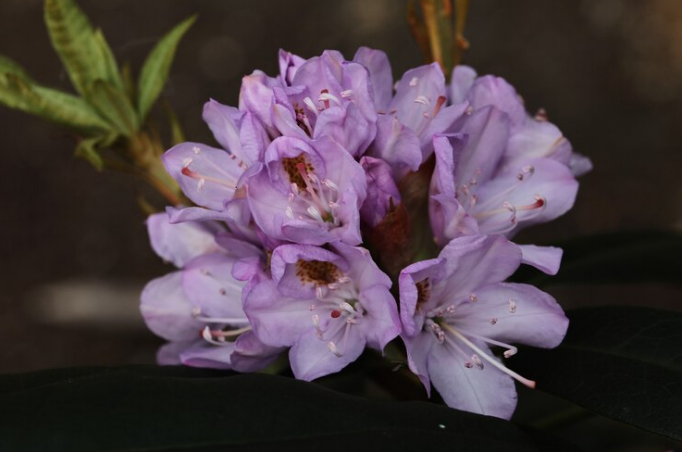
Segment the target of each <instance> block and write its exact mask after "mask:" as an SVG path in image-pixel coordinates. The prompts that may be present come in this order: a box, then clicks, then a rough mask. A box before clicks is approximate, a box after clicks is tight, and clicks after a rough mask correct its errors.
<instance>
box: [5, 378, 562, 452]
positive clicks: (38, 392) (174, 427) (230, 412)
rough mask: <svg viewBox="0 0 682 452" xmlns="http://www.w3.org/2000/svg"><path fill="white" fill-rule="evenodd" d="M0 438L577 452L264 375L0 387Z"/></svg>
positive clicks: (32, 442) (215, 447)
mask: <svg viewBox="0 0 682 452" xmlns="http://www.w3.org/2000/svg"><path fill="white" fill-rule="evenodd" d="M0 438H2V439H1V440H0V441H1V442H2V444H3V447H4V448H5V449H7V450H11V451H13V452H21V451H38V450H40V451H44V450H50V451H52V450H54V451H69V452H79V451H98V452H105V451H136V452H142V451H181V450H182V451H189V450H192V451H195V450H202V451H225V450H253V451H270V450H272V451H283V450H297V451H300V450H323V451H325V452H327V451H329V452H331V451H337V450H339V451H349V450H405V451H410V450H412V451H420V452H421V451H426V450H484V451H487V452H494V451H505V452H510V451H511V452H513V451H569V450H575V449H574V448H573V447H571V446H567V445H565V444H561V443H559V442H557V441H556V440H554V439H552V438H549V437H548V436H546V435H545V434H542V433H540V432H538V431H534V430H531V429H527V428H520V427H518V426H516V425H515V424H512V423H510V422H507V421H503V420H500V419H496V418H492V417H486V416H480V415H476V414H471V413H465V412H461V411H457V410H452V409H449V408H446V407H443V406H438V405H435V404H430V403H425V402H388V401H376V400H368V399H362V398H358V397H354V396H348V395H344V394H341V393H337V392H333V391H330V390H328V389H324V388H322V387H320V386H318V385H315V384H312V383H305V382H301V381H296V380H293V379H289V378H284V377H276V376H271V375H262V374H250V375H230V374H225V373H217V372H210V371H200V370H196V369H189V368H144V367H142V368H140V367H137V368H118V369H107V368H100V369H97V368H96V369H70V370H69V369H58V370H52V371H45V372H37V373H31V374H23V375H9V376H4V377H2V378H0ZM455 448H456V449H455Z"/></svg>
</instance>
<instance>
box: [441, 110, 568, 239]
mask: <svg viewBox="0 0 682 452" xmlns="http://www.w3.org/2000/svg"><path fill="white" fill-rule="evenodd" d="M509 127H510V120H509V116H508V115H507V114H506V113H504V112H502V111H501V110H498V109H496V108H495V107H492V106H488V107H483V108H480V109H478V110H474V111H473V113H471V115H470V117H469V118H467V120H466V121H465V122H464V123H463V125H462V127H461V129H460V131H459V133H456V134H450V135H437V136H435V137H434V138H433V143H434V148H435V154H436V169H435V171H434V174H433V178H432V183H431V198H430V202H429V213H430V218H431V226H432V230H433V233H434V236H435V238H436V241H437V243H438V244H439V245H440V246H444V245H445V244H447V243H448V241H449V240H451V239H453V238H455V237H460V236H462V235H468V234H476V233H481V234H506V235H508V236H512V235H513V234H514V233H515V232H517V231H518V230H519V229H520V228H521V227H524V226H528V225H532V224H537V223H543V222H547V221H550V220H553V219H554V218H557V217H559V216H560V215H563V214H564V213H566V211H568V210H569V209H570V208H571V207H572V206H573V202H574V201H575V196H576V193H577V191H578V182H577V181H576V180H575V178H574V176H573V175H572V174H571V171H570V169H569V168H568V167H566V166H565V165H564V164H562V163H560V162H558V161H556V160H554V159H550V158H529V159H527V160H525V161H523V163H522V164H520V165H516V164H512V165H505V164H504V152H505V149H506V147H507V141H508V138H509Z"/></svg>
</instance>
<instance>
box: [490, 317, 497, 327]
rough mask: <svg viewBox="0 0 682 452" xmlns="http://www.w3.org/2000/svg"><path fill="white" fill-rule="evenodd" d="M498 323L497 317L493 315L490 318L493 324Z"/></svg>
mask: <svg viewBox="0 0 682 452" xmlns="http://www.w3.org/2000/svg"><path fill="white" fill-rule="evenodd" d="M496 323H497V317H493V318H492V319H490V324H491V325H495V324H496Z"/></svg>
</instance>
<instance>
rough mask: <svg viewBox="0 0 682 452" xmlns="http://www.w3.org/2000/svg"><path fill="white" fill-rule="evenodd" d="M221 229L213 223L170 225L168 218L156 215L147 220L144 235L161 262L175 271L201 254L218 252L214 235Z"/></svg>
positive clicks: (164, 215) (164, 214)
mask: <svg viewBox="0 0 682 452" xmlns="http://www.w3.org/2000/svg"><path fill="white" fill-rule="evenodd" d="M220 230H221V228H220V226H219V225H217V224H215V223H208V222H204V223H198V222H186V223H179V224H171V223H170V222H169V219H168V214H166V213H157V214H154V215H150V216H149V217H148V218H147V231H148V232H149V239H150V241H151V245H152V248H153V249H154V251H155V252H156V254H158V255H159V257H161V258H162V259H164V260H165V261H167V262H172V263H173V264H174V265H175V266H176V267H182V266H184V265H185V264H186V263H187V262H188V261H190V260H192V259H194V258H195V257H197V256H200V255H202V254H207V253H212V252H214V251H218V250H219V249H220V247H219V246H218V245H217V244H216V241H215V234H216V233H217V232H218V231H220Z"/></svg>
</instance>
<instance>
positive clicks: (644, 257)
mask: <svg viewBox="0 0 682 452" xmlns="http://www.w3.org/2000/svg"><path fill="white" fill-rule="evenodd" d="M556 246H559V247H560V248H562V249H563V250H564V257H563V259H562V263H561V269H560V270H559V273H558V274H557V275H556V276H547V275H541V274H539V272H536V271H534V270H532V269H529V268H522V269H521V270H520V271H519V272H518V273H517V274H516V275H515V276H514V279H515V280H516V281H523V282H528V283H530V284H535V285H548V284H562V283H563V284H568V283H634V282H667V283H673V284H679V283H681V282H682V265H680V263H679V259H680V256H682V235H680V234H678V233H676V232H670V231H635V232H612V233H605V234H596V235H591V236H586V237H578V238H574V239H570V240H566V241H564V242H559V243H557V244H556Z"/></svg>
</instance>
